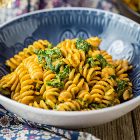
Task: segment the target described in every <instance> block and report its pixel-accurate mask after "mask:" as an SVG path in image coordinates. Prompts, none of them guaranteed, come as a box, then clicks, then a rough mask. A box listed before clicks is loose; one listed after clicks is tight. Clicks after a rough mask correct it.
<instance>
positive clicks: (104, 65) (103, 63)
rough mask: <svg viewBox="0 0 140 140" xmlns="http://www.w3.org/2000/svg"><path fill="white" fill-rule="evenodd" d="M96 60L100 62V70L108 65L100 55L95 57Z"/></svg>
mask: <svg viewBox="0 0 140 140" xmlns="http://www.w3.org/2000/svg"><path fill="white" fill-rule="evenodd" d="M96 58H97V60H98V61H99V62H100V64H101V67H102V68H104V67H106V66H107V65H108V63H107V61H106V59H105V58H104V57H103V56H102V55H101V54H98V55H97V56H96Z"/></svg>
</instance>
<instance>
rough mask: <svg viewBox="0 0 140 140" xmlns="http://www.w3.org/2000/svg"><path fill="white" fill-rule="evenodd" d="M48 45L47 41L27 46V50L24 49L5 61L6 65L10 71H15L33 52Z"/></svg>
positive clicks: (39, 41)
mask: <svg viewBox="0 0 140 140" xmlns="http://www.w3.org/2000/svg"><path fill="white" fill-rule="evenodd" d="M48 45H50V43H49V42H48V41H47V40H38V41H35V42H34V43H33V45H29V46H28V48H24V49H23V51H20V52H19V53H18V54H16V55H14V56H13V57H12V58H10V59H9V60H7V61H6V65H7V66H9V67H10V69H11V71H13V70H15V69H16V68H17V66H18V65H19V64H20V63H21V62H22V61H23V60H24V59H25V58H27V57H29V56H31V55H33V54H34V51H35V50H38V49H45V48H46V47H47V46H48Z"/></svg>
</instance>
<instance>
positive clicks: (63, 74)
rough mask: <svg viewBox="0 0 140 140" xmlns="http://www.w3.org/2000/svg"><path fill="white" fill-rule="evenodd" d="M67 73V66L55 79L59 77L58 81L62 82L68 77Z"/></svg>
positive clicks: (68, 70)
mask: <svg viewBox="0 0 140 140" xmlns="http://www.w3.org/2000/svg"><path fill="white" fill-rule="evenodd" d="M69 73H70V67H69V66H68V65H67V66H66V67H65V68H64V70H63V71H62V72H59V74H58V75H57V77H59V79H61V80H64V79H65V78H67V77H68V75H69Z"/></svg>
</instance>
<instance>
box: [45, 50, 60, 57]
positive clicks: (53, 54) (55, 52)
mask: <svg viewBox="0 0 140 140" xmlns="http://www.w3.org/2000/svg"><path fill="white" fill-rule="evenodd" d="M45 55H46V56H48V57H51V58H56V59H57V58H60V57H61V56H62V54H61V51H60V49H59V48H53V49H47V50H45Z"/></svg>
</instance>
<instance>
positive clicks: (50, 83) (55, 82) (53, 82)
mask: <svg viewBox="0 0 140 140" xmlns="http://www.w3.org/2000/svg"><path fill="white" fill-rule="evenodd" d="M47 85H48V86H53V87H56V88H63V87H64V82H63V81H60V79H58V78H56V79H52V80H51V81H48V82H47Z"/></svg>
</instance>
